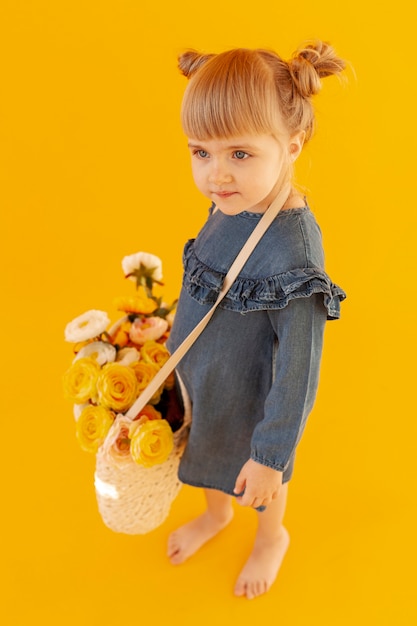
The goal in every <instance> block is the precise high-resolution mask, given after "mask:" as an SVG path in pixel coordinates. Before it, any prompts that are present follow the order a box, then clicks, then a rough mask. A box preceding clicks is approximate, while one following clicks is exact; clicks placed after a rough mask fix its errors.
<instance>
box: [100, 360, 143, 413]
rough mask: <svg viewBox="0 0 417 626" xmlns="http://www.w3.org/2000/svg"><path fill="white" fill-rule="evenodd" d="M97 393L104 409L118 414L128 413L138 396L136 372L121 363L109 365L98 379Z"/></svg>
mask: <svg viewBox="0 0 417 626" xmlns="http://www.w3.org/2000/svg"><path fill="white" fill-rule="evenodd" d="M97 393H98V398H99V402H100V404H102V405H103V406H104V407H106V408H108V409H113V410H114V411H117V412H123V411H126V410H127V409H128V408H129V407H130V406H131V405H132V404H133V402H134V401H135V400H136V397H137V395H138V383H137V380H136V376H135V372H134V371H133V370H132V369H131V368H130V367H126V366H125V365H120V364H119V363H107V365H105V366H104V367H103V368H102V370H101V372H100V375H99V377H98V381H97Z"/></svg>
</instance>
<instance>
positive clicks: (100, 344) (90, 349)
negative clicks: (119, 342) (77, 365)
mask: <svg viewBox="0 0 417 626" xmlns="http://www.w3.org/2000/svg"><path fill="white" fill-rule="evenodd" d="M116 354H117V351H116V348H115V347H114V346H112V345H111V343H107V342H105V341H93V342H92V343H89V344H87V345H86V346H84V348H81V350H80V351H79V352H78V354H77V356H76V357H75V359H74V361H76V360H77V359H82V358H84V357H85V356H88V357H90V359H95V360H96V361H97V363H98V364H99V365H105V364H106V363H112V362H113V361H115V360H116Z"/></svg>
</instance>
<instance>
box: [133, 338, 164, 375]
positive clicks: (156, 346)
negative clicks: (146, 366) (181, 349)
mask: <svg viewBox="0 0 417 626" xmlns="http://www.w3.org/2000/svg"><path fill="white" fill-rule="evenodd" d="M140 354H141V356H142V359H143V360H144V361H145V363H155V365H157V366H158V369H161V367H162V366H163V364H164V363H166V361H168V359H169V352H168V350H167V349H166V348H165V346H164V345H162V344H161V343H158V342H157V341H146V342H145V343H144V344H143V346H142V348H141V349H140Z"/></svg>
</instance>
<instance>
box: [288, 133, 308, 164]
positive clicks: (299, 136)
mask: <svg viewBox="0 0 417 626" xmlns="http://www.w3.org/2000/svg"><path fill="white" fill-rule="evenodd" d="M305 137H306V132H305V130H299V131H298V132H296V133H294V135H291V137H290V141H289V152H290V159H291V161H295V160H296V159H297V158H298V157H299V156H300V152H301V150H302V149H303V145H304V140H305Z"/></svg>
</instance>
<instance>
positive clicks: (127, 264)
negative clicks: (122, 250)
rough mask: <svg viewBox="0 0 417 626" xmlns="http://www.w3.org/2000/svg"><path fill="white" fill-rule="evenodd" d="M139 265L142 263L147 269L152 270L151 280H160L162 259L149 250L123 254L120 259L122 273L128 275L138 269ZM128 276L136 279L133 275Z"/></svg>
mask: <svg viewBox="0 0 417 626" xmlns="http://www.w3.org/2000/svg"><path fill="white" fill-rule="evenodd" d="M141 265H144V266H145V268H146V269H147V270H153V271H152V278H153V280H157V281H161V280H162V261H161V259H160V258H159V257H157V256H155V255H154V254H150V253H149V252H136V254H130V255H129V256H125V257H124V259H123V261H122V268H123V272H124V275H125V276H129V274H132V272H134V271H135V270H138V269H139V268H140V266H141ZM129 278H130V280H134V281H136V278H135V276H129Z"/></svg>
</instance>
